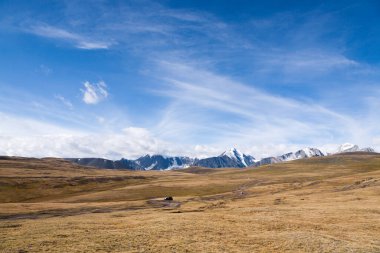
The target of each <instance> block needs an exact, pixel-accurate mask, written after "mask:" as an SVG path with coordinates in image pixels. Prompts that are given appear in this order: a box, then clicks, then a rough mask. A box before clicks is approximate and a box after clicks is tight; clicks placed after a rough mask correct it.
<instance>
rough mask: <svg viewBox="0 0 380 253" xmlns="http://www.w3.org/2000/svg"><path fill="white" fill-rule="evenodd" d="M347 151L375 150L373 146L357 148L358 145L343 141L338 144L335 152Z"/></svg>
mask: <svg viewBox="0 0 380 253" xmlns="http://www.w3.org/2000/svg"><path fill="white" fill-rule="evenodd" d="M347 152H370V153H371V152H375V150H374V149H373V148H370V147H367V148H359V146H358V145H355V144H352V143H344V144H342V145H340V146H339V148H338V152H337V153H347Z"/></svg>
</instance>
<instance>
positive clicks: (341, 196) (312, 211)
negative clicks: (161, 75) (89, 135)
mask: <svg viewBox="0 0 380 253" xmlns="http://www.w3.org/2000/svg"><path fill="white" fill-rule="evenodd" d="M165 196H173V197H174V201H163V197H165ZM0 252H19V253H21V252H24V253H25V252H366V253H367V252H380V155H379V154H365V153H353V154H347V155H335V156H329V157H323V158H311V159H306V160H299V161H294V162H288V163H281V164H274V165H268V166H262V167H260V168H247V169H205V168H189V169H185V170H178V171H163V172H157V171H142V172H138V171H123V170H100V169H92V168H88V167H81V166H78V165H74V164H71V163H69V162H67V161H64V160H60V159H53V158H46V159H26V158H5V157H3V158H1V159H0Z"/></svg>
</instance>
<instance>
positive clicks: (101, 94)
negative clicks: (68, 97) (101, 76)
mask: <svg viewBox="0 0 380 253" xmlns="http://www.w3.org/2000/svg"><path fill="white" fill-rule="evenodd" d="M83 86H84V89H81V91H82V93H83V102H85V103H86V104H92V105H94V104H97V103H99V102H101V101H103V100H105V99H106V98H107V97H108V91H107V85H106V83H105V82H104V81H99V82H98V83H93V84H91V83H90V82H88V81H86V82H84V84H83Z"/></svg>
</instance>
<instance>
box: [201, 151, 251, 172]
mask: <svg viewBox="0 0 380 253" xmlns="http://www.w3.org/2000/svg"><path fill="white" fill-rule="evenodd" d="M254 163H255V158H254V157H253V156H250V155H245V154H243V153H242V152H240V151H239V150H237V149H236V148H232V149H230V150H228V151H225V152H223V153H222V154H221V155H219V156H215V157H209V158H205V159H200V160H198V161H196V162H195V163H194V165H195V166H201V167H208V168H226V167H230V168H244V167H248V166H251V165H253V164H254Z"/></svg>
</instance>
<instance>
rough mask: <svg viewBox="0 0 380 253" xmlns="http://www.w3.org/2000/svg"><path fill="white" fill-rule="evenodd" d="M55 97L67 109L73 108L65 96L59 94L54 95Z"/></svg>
mask: <svg viewBox="0 0 380 253" xmlns="http://www.w3.org/2000/svg"><path fill="white" fill-rule="evenodd" d="M54 97H55V98H56V99H58V100H59V101H61V102H62V103H63V104H64V105H65V106H67V107H68V108H69V109H73V108H74V106H73V104H72V103H71V101H70V100H68V99H66V98H65V97H63V96H61V95H55V96H54Z"/></svg>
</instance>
